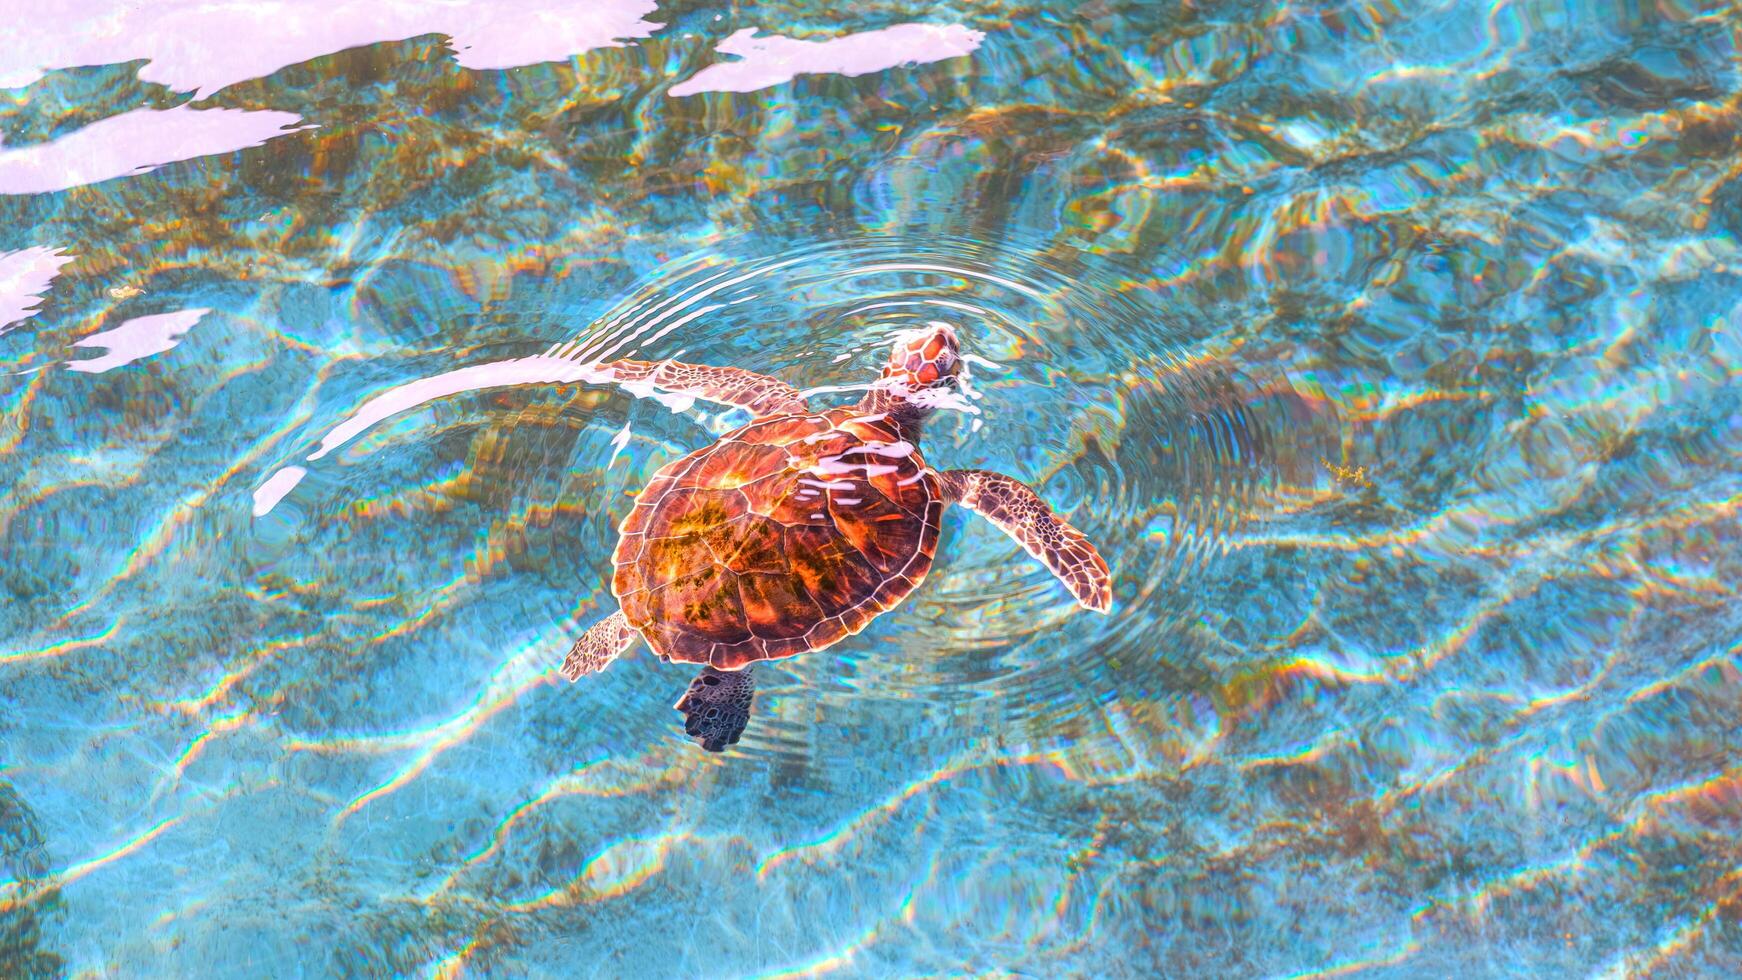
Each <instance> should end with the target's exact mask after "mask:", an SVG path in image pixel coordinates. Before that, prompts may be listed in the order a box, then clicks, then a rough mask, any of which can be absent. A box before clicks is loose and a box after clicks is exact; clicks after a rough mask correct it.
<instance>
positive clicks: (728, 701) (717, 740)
mask: <svg viewBox="0 0 1742 980" xmlns="http://www.w3.org/2000/svg"><path fill="white" fill-rule="evenodd" d="M755 693H756V682H755V680H753V679H752V678H751V676H750V668H749V667H745V668H744V669H742V670H715V669H714V668H712V667H703V668H702V672H701V673H699V674H697V675H696V679H695V680H693V681H691V682H690V687H689V690H687V691H685V692H684V695H683V697H681V698H678V701H677V703H676V704H674V705H672V707H674V708H676V709H677V710H679V711H681V712H683V713H684V725H683V730H684V734H686V735H688V736H689V737H691V738H693V739H695V740H696V742H697V743H699V744H700V745H701V747H702V748H704V749H707V750H708V751H709V752H723V751H725V748H726V746H728V745H736V744H737V743H738V736H740V735H742V734H744V726H745V725H747V724H749V723H750V698H751V696H752V695H753V694H755Z"/></svg>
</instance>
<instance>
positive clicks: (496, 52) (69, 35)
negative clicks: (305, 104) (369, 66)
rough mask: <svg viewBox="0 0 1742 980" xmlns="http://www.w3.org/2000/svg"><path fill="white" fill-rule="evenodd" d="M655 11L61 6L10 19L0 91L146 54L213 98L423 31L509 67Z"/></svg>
mask: <svg viewBox="0 0 1742 980" xmlns="http://www.w3.org/2000/svg"><path fill="white" fill-rule="evenodd" d="M654 7H655V5H654V2H653V0H153V2H151V3H128V4H119V3H115V2H113V0H60V2H57V3H54V4H51V5H50V6H49V7H47V8H30V7H27V6H22V5H21V6H19V8H18V9H17V10H15V11H13V12H11V13H10V14H9V15H8V17H7V21H8V23H7V25H6V26H7V31H8V34H9V35H10V36H9V37H8V38H7V40H6V42H5V43H4V44H0V88H12V87H17V86H22V85H28V84H30V83H31V82H34V81H36V80H37V79H39V78H41V77H42V76H43V74H44V73H45V72H46V71H49V70H51V69H55V68H73V67H78V66H81V65H110V64H118V63H121V62H126V61H133V60H136V59H139V58H146V59H149V60H150V64H147V65H146V66H145V67H144V68H142V69H141V70H140V72H139V77H140V79H141V80H143V81H147V82H158V83H161V84H163V85H167V86H168V87H170V88H172V89H176V90H178V91H189V90H193V91H197V92H199V93H200V94H201V95H209V94H211V93H212V92H215V91H217V90H218V89H221V88H223V87H224V86H226V85H232V84H235V83H236V82H240V81H245V80H247V79H251V78H262V77H264V76H266V75H270V74H272V73H273V72H275V71H277V70H278V69H280V68H283V67H285V66H286V65H294V64H297V63H299V62H303V61H307V60H309V59H311V58H318V57H320V56H321V55H325V54H332V53H333V52H335V51H343V50H345V49H347V48H355V47H359V46H362V45H366V44H374V43H377V42H380V41H400V40H404V39H406V38H412V37H417V36H419V35H423V34H446V35H448V36H450V37H452V38H453V48H454V53H455V57H456V58H457V60H458V61H459V63H460V64H461V65H464V66H465V67H467V68H480V69H483V68H513V67H518V66H521V65H534V64H538V63H540V62H546V61H559V60H562V59H564V58H568V57H570V56H571V55H575V54H579V53H581V52H583V51H589V50H592V49H594V48H603V47H613V46H617V45H618V44H619V43H620V40H621V39H628V38H639V37H648V36H651V35H652V33H653V32H654V31H655V30H657V29H658V28H659V27H661V26H662V25H660V24H652V23H648V22H647V21H646V20H644V19H643V18H644V17H645V15H647V14H650V13H652V12H653V11H654ZM32 10H35V11H37V12H35V13H32V12H31V11H32Z"/></svg>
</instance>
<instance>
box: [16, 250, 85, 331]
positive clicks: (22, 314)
mask: <svg viewBox="0 0 1742 980" xmlns="http://www.w3.org/2000/svg"><path fill="white" fill-rule="evenodd" d="M72 260H73V257H72V256H70V255H66V254H64V253H62V252H61V250H60V249H58V248H41V247H35V248H26V249H21V250H19V251H16V252H0V334H3V333H5V332H6V331H7V330H8V329H10V328H11V327H13V326H14V325H16V324H19V323H22V322H24V321H25V320H28V319H30V318H31V317H33V316H35V315H36V314H37V312H38V306H39V305H40V304H41V302H42V297H43V296H44V295H46V294H47V293H48V287H49V284H51V283H53V282H54V278H55V276H58V275H60V267H61V266H63V265H66V264H67V263H68V262H71V261H72Z"/></svg>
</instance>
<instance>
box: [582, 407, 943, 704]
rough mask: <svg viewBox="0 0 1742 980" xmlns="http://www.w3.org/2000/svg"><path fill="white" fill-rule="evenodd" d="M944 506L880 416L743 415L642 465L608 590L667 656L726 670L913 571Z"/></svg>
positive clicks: (912, 452)
mask: <svg viewBox="0 0 1742 980" xmlns="http://www.w3.org/2000/svg"><path fill="white" fill-rule="evenodd" d="M943 506H944V505H943V493H942V489H941V487H940V485H939V483H938V479H937V477H936V475H934V474H933V473H932V472H931V470H929V469H928V468H926V465H925V461H924V460H923V459H921V458H920V455H919V452H918V450H917V449H915V448H914V447H913V446H912V445H910V444H909V443H907V442H904V441H903V440H902V438H901V434H900V432H899V431H898V430H897V429H896V428H895V426H894V425H893V424H891V423H889V422H887V421H886V420H884V419H882V418H880V417H877V416H863V415H861V414H860V413H859V412H857V411H855V410H853V409H838V410H835V411H832V412H828V413H825V414H821V415H802V416H782V417H778V418H773V419H764V420H760V421H757V422H752V423H751V424H749V425H747V426H744V427H743V428H741V429H738V430H736V431H734V432H731V433H729V434H727V435H726V436H724V437H722V438H721V439H720V440H719V441H718V442H716V443H714V444H713V445H711V446H708V447H706V448H704V449H700V450H697V451H696V452H693V453H691V454H689V455H688V456H685V457H683V458H682V459H679V460H676V461H674V462H672V463H670V464H668V465H666V466H665V467H664V468H663V469H661V470H660V471H659V472H658V473H656V474H654V477H653V479H652V480H651V481H649V483H648V485H647V487H646V489H644V490H643V491H642V492H641V493H640V494H639V495H638V496H637V498H636V501H635V507H634V509H633V510H631V511H630V512H629V516H628V517H626V518H624V520H623V524H622V527H621V528H620V533H621V538H620V539H619V541H618V542H617V552H616V554H615V556H614V557H613V559H612V560H613V561H614V562H615V563H616V575H615V576H614V578H613V579H612V583H611V585H612V591H614V592H615V593H616V594H617V599H618V601H619V603H620V604H621V606H622V609H623V614H624V616H625V617H627V618H628V620H629V625H630V626H633V627H634V628H635V629H636V630H638V631H640V633H641V635H642V636H643V637H645V638H646V639H647V642H648V644H649V645H651V646H652V647H653V649H654V652H655V653H657V654H659V656H660V657H662V658H664V659H667V660H677V661H684V662H688V663H706V664H712V665H713V666H715V667H717V668H720V669H722V670H733V669H737V668H740V667H743V666H744V665H746V664H748V663H751V662H753V661H756V660H768V659H773V658H777V657H790V656H793V655H794V654H800V653H806V652H809V651H812V650H821V649H822V648H824V647H826V646H829V645H830V644H832V643H835V642H836V641H838V640H841V639H843V638H845V637H848V636H851V635H852V634H854V633H857V632H859V631H860V630H861V629H864V628H865V624H867V623H869V622H870V621H871V620H872V619H873V618H874V617H876V616H877V615H878V614H879V613H881V612H883V611H884V610H886V609H889V608H890V607H892V606H894V605H895V604H896V603H897V602H900V601H901V600H902V599H903V598H904V597H906V595H907V594H908V593H909V592H912V591H913V589H914V588H915V587H916V586H918V585H919V583H920V582H921V581H922V580H923V579H924V578H925V575H926V572H928V571H930V570H931V563H932V556H933V555H934V554H936V552H937V541H938V527H939V524H940V518H941V516H942V513H943Z"/></svg>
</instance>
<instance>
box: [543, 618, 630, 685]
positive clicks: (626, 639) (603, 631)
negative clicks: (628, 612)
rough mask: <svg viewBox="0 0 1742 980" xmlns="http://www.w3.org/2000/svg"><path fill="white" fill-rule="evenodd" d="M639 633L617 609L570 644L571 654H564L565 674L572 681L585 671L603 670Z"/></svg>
mask: <svg viewBox="0 0 1742 980" xmlns="http://www.w3.org/2000/svg"><path fill="white" fill-rule="evenodd" d="M640 637H641V634H640V633H637V632H635V630H634V628H632V627H631V626H630V625H629V620H627V619H625V618H624V616H623V613H622V611H621V610H619V611H617V612H614V613H612V614H611V615H609V616H606V617H605V618H604V619H601V620H599V621H598V622H596V623H594V624H593V627H592V628H591V629H589V630H587V631H586V632H585V633H583V634H581V638H580V639H578V640H576V641H575V645H574V646H572V647H570V648H569V655H568V656H567V657H564V658H563V665H562V675H563V676H564V677H567V678H568V679H569V680H571V681H573V680H579V679H580V676H581V675H582V674H592V673H597V672H598V671H601V670H604V669H605V668H606V667H608V666H610V665H611V661H613V660H616V659H617V655H618V654H620V653H622V652H623V651H624V650H627V649H629V645H630V644H631V643H634V642H635V641H636V640H637V639H639V638H640Z"/></svg>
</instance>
